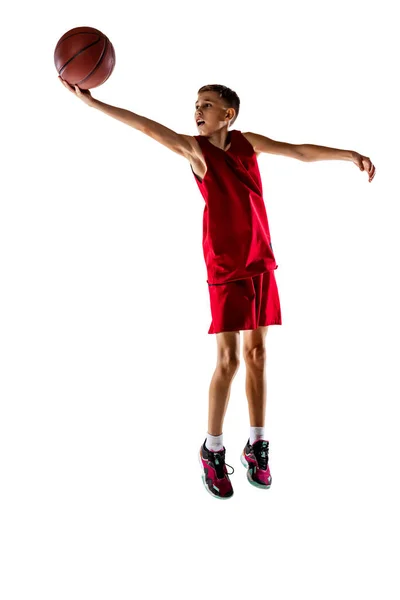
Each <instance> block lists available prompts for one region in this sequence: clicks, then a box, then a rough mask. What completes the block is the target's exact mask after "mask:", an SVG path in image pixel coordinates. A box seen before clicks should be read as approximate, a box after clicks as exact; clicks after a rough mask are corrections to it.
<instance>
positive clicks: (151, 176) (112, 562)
mask: <svg viewBox="0 0 400 600" xmlns="http://www.w3.org/2000/svg"><path fill="white" fill-rule="evenodd" d="M24 4H25V5H24ZM392 10H393V4H392V3H391V2H389V1H383V2H380V3H379V4H377V3H376V2H368V1H365V0H364V1H362V2H361V1H356V2H348V1H347V2H335V3H333V4H332V3H326V2H323V3H322V2H311V1H308V2H279V3H278V2H266V1H262V2H261V1H256V2H254V1H253V2H220V1H215V0H214V1H213V2H201V3H197V2H196V3H194V2H192V1H191V0H186V1H185V2H176V1H170V2H153V1H148V2H145V3H132V2H126V3H124V2H120V1H117V0H116V1H114V2H112V3H99V2H89V1H85V0H83V1H82V2H69V3H67V4H64V5H59V4H57V3H56V4H54V3H51V4H50V3H46V2H43V1H42V2H40V1H38V2H36V3H27V2H26V3H22V5H21V4H18V5H15V6H14V8H8V9H7V12H6V11H5V10H4V9H2V12H3V15H2V16H3V18H2V22H3V33H2V41H1V49H2V52H1V55H2V57H3V61H2V81H1V87H2V95H1V102H2V106H3V108H2V126H1V138H2V147H3V152H4V153H3V159H2V165H1V166H2V177H1V214H0V286H1V297H0V319H1V322H0V325H1V330H0V335H1V337H0V344H1V371H2V375H1V390H0V391H1V424H0V426H1V432H0V433H1V441H0V443H1V448H0V450H1V473H0V476H1V484H0V485H1V488H2V489H1V497H0V502H1V505H2V506H1V512H0V519H1V531H0V534H1V535H0V539H1V542H0V544H1V552H2V557H1V563H2V567H3V575H2V579H1V583H0V587H1V589H0V591H1V597H2V600H14V599H18V600H19V599H21V600H22V599H23V600H30V599H31V598H40V599H41V600H45V599H46V600H47V599H51V600H54V599H56V600H64V599H68V600H70V599H72V598H74V599H75V600H78V599H79V600H80V599H82V600H89V599H92V598H93V599H96V600H99V599H103V598H104V599H113V600H114V599H116V598H118V600H125V599H128V598H129V599H130V598H140V599H141V600H142V599H143V600H146V599H150V598H158V597H160V598H173V599H174V600H180V599H185V600H187V599H188V600H197V599H198V598H202V599H207V598H212V597H213V598H215V597H217V598H235V599H236V598H256V597H257V598H259V597H262V598H266V597H268V598H270V599H271V600H281V599H285V600H286V599H288V598H299V597H301V598H303V597H304V598H307V599H309V600H311V599H312V600H314V599H315V600H317V599H318V600H320V599H322V598H323V599H324V600H327V599H331V598H332V599H333V598H335V599H336V598H343V599H351V600H353V599H355V598H363V599H369V598H371V599H372V598H374V599H375V598H385V600H392V599H393V600H394V599H398V598H399V593H400V590H399V585H398V577H395V568H396V564H397V567H398V564H399V563H398V561H399V556H398V553H397V550H398V535H399V519H398V505H399V504H398V503H399V500H400V498H399V484H398V464H399V448H398V429H399V421H398V418H397V415H398V401H399V398H400V393H399V392H400V390H399V378H398V364H399V358H398V355H399V334H400V327H399V325H400V322H399V309H398V307H399V305H400V294H399V285H398V271H399V268H398V264H399V258H400V253H399V241H398V230H399V221H398V214H399V211H398V202H399V180H398V173H399V168H398V161H399V158H398V156H399V153H398V140H399V134H400V131H399V121H398V106H399V95H398V92H397V91H396V85H397V73H398V56H399V43H398V41H397V40H398V28H397V25H396V22H395V19H394V14H393V12H392ZM83 25H87V26H92V27H95V28H98V29H100V30H101V31H103V32H104V33H105V34H106V35H107V36H108V37H109V38H110V40H111V41H112V43H113V45H114V48H115V52H116V67H115V70H114V72H113V74H112V76H111V77H110V79H109V80H108V81H107V82H106V83H105V84H104V85H103V86H101V87H99V88H96V89H94V90H92V94H93V96H94V97H95V98H98V99H99V100H101V101H103V102H107V103H109V104H112V105H115V106H120V107H122V108H126V109H129V110H131V111H134V112H136V113H138V114H141V115H145V116H147V117H149V118H151V119H153V120H156V121H158V122H160V123H162V124H164V125H166V126H167V127H170V128H171V129H174V130H175V131H177V132H179V133H186V134H191V135H196V134H197V130H196V127H195V122H194V103H195V101H196V99H197V91H198V89H199V88H200V87H201V86H203V85H205V84H209V83H221V84H223V85H227V86H229V87H231V88H232V89H234V90H235V91H236V92H237V93H238V95H239V97H240V99H241V110H240V114H239V118H238V120H237V121H236V123H235V124H234V126H233V128H234V129H239V130H241V131H254V132H256V133H260V134H263V135H266V136H268V137H271V138H273V139H276V140H279V141H286V142H290V143H296V144H300V143H310V144H320V145H325V146H331V147H335V148H341V149H346V150H356V151H358V152H360V153H361V154H364V155H366V156H369V157H370V158H371V160H372V161H373V163H374V164H375V165H376V169H377V171H376V176H375V179H374V180H373V182H372V183H371V184H370V183H368V176H367V174H366V173H361V172H360V171H359V169H358V168H357V167H356V166H355V165H354V164H353V163H351V162H346V161H323V162H314V163H304V162H300V161H297V160H294V159H289V158H285V157H280V156H272V155H262V156H260V158H259V165H260V170H261V175H262V179H263V185H264V197H265V202H266V207H267V213H268V218H269V224H270V229H271V234H272V243H273V247H274V252H275V256H276V259H277V262H278V265H279V268H278V270H277V271H276V272H275V274H276V279H277V283H278V289H279V293H280V298H281V308H282V318H283V324H282V326H271V327H270V329H269V332H268V335H267V398H268V400H267V433H268V439H269V440H270V465H271V473H272V478H273V484H272V487H271V489H270V490H269V491H264V490H258V489H256V488H253V487H252V486H250V485H249V484H248V482H247V480H246V476H245V469H244V468H243V467H242V465H241V464H240V461H239V456H240V452H241V451H242V448H243V446H244V444H245V442H246V440H247V437H248V426H249V423H248V413H247V401H246V396H245V367H244V363H243V361H242V363H241V366H240V369H239V372H238V374H237V376H236V378H235V379H234V381H233V385H232V393H231V400H230V404H229V407H228V412H227V416H226V421H225V425H224V444H225V447H226V449H227V455H226V460H227V462H228V463H229V464H230V465H232V466H233V467H234V468H235V473H234V474H233V475H232V478H231V479H232V482H233V486H234V490H235V495H234V496H233V498H232V499H231V500H229V501H226V502H221V501H218V500H215V499H213V498H211V496H209V494H207V493H206V491H205V490H204V488H203V485H202V482H201V477H200V469H199V465H198V462H197V452H198V450H199V447H200V445H201V443H202V442H203V441H204V438H205V434H206V429H207V406H208V389H209V384H210V380H211V377H212V374H213V371H214V367H215V364H216V356H217V355H216V348H217V345H216V338H215V336H214V335H209V334H208V333H207V332H208V328H209V325H210V322H211V313H210V306H209V296H208V288H207V283H206V279H207V276H206V269H205V264H204V259H203V254H202V247H201V234H202V215H203V209H204V201H203V199H202V197H201V195H200V194H199V191H198V189H197V185H196V182H195V179H194V177H193V175H192V173H191V170H190V166H189V164H188V163H187V162H186V161H185V159H183V158H181V157H179V156H178V155H176V154H174V153H173V152H171V151H170V150H168V149H167V148H165V147H164V146H162V145H160V144H158V143H157V142H155V141H154V140H152V139H151V138H149V137H147V136H145V135H143V134H142V133H140V132H138V131H137V130H135V129H133V128H130V127H128V126H127V125H125V124H123V123H121V122H119V121H116V120H114V119H112V118H110V117H108V116H107V115H105V114H103V113H101V112H100V111H96V110H95V109H92V108H89V107H88V106H86V105H85V104H84V103H82V102H81V101H80V100H79V99H78V98H76V97H74V96H73V95H72V94H71V93H69V92H68V91H67V90H66V89H65V88H64V87H63V86H62V84H61V83H60V82H59V81H58V79H57V72H56V69H55V67H54V62H53V52H54V48H55V45H56V43H57V41H58V39H59V38H60V37H61V36H62V35H63V34H64V33H65V32H66V31H68V30H69V29H72V28H73V27H77V26H83ZM241 335H242V334H241Z"/></svg>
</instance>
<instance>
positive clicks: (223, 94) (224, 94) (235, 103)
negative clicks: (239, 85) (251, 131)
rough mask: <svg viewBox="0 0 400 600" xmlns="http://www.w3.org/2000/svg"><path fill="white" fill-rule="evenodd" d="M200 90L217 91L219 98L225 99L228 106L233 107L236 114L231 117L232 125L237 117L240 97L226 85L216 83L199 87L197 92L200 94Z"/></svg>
mask: <svg viewBox="0 0 400 600" xmlns="http://www.w3.org/2000/svg"><path fill="white" fill-rule="evenodd" d="M202 92H217V93H218V94H219V96H220V98H223V99H224V100H225V102H226V104H227V105H228V107H229V108H234V109H235V111H236V114H235V116H234V118H233V121H231V125H233V123H234V122H235V121H236V119H237V116H238V114H239V108H240V99H239V96H238V95H237V93H236V92H234V91H233V90H231V89H230V88H228V87H226V86H225V85H218V84H212V85H204V86H203V87H201V88H200V89H199V91H198V92H197V93H198V94H200V93H202Z"/></svg>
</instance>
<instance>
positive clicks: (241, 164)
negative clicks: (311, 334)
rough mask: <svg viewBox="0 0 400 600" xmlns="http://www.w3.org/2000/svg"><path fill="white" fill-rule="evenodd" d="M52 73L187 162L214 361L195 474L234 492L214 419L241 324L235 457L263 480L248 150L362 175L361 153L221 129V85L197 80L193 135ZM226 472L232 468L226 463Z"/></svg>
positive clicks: (277, 319) (264, 313)
mask: <svg viewBox="0 0 400 600" xmlns="http://www.w3.org/2000/svg"><path fill="white" fill-rule="evenodd" d="M59 79H60V80H61V81H62V83H63V84H64V85H65V86H66V87H67V88H68V89H69V90H70V91H71V92H73V93H75V94H76V95H77V96H78V97H79V98H80V99H81V100H82V101H83V102H85V103H86V104H88V105H89V106H92V107H94V108H97V109H99V110H101V111H102V112H104V113H106V114H108V115H110V116H111V117H114V118H115V119H118V120H120V121H122V122H123V123H126V124H127V125H130V126H131V127H134V128H135V129H138V130H139V131H142V132H143V133H145V134H146V135H148V136H150V137H152V138H153V139H155V140H156V141H158V142H160V143H161V144H163V145H165V146H167V147H168V148H170V149H171V150H173V151H174V152H176V153H177V154H180V155H181V156H184V157H185V158H186V159H187V160H188V161H189V163H190V166H191V169H192V171H193V175H194V177H195V179H196V183H197V185H198V187H199V190H200V192H201V194H202V195H203V197H204V200H205V203H206V206H205V209H204V217H203V253H204V259H205V262H206V266H207V274H208V280H207V283H208V286H209V293H210V304H211V313H212V323H211V326H210V329H209V332H208V333H215V334H216V339H217V346H218V361H217V366H216V369H215V372H214V374H213V377H212V380H211V385H210V391H209V415H208V433H207V437H206V440H205V441H204V443H203V445H202V447H201V448H200V453H199V461H200V465H201V468H202V477H203V483H204V485H205V487H206V489H207V491H209V492H210V493H211V494H212V495H213V496H214V497H215V498H221V499H226V498H230V497H232V495H233V489H232V484H231V481H230V479H229V475H228V472H227V469H226V464H225V448H224V446H223V434H222V428H223V421H224V416H225V412H226V409H227V405H228V400H229V396H230V388H231V383H232V380H233V378H234V376H235V374H236V372H237V370H238V367H239V343H240V331H241V330H243V357H244V360H245V363H246V395H247V399H248V407H249V416H250V437H249V439H248V441H247V444H246V446H245V448H244V450H243V452H242V455H241V461H242V463H243V464H244V466H246V468H247V478H248V480H249V482H250V483H251V484H252V485H255V486H256V487H259V488H263V489H268V488H269V487H270V485H271V473H270V469H269V464H268V462H269V461H268V452H269V442H268V441H267V440H266V439H265V429H264V424H265V410H266V382H265V377H264V372H265V338H266V334H267V330H268V326H269V325H281V324H282V320H281V312H280V303H279V294H278V289H277V285H276V280H275V274H274V271H275V269H277V267H278V265H277V264H276V262H275V257H274V254H273V250H272V244H271V236H270V232H269V226H268V219H267V214H266V210H265V205H264V201H263V196H262V183H261V177H260V172H259V169H258V163H257V156H258V155H259V154H260V153H261V152H267V153H271V154H280V155H284V156H289V157H292V158H297V159H298V160H302V161H315V160H331V159H338V160H340V159H341V160H351V161H352V162H354V163H355V164H356V165H357V166H358V167H359V169H360V170H361V171H364V170H365V171H367V173H368V177H369V181H370V182H371V181H372V179H373V178H374V176H375V167H374V165H373V164H372V163H371V161H370V159H369V158H368V157H366V156H362V155H360V154H358V153H357V152H354V151H350V150H338V149H335V148H326V147H324V146H315V145H311V144H301V145H293V144H287V143H283V142H277V141H274V140H271V139H269V138H267V137H264V136H262V135H258V134H255V133H242V132H241V131H238V130H231V131H228V129H229V127H230V126H231V125H232V124H233V123H234V122H235V120H236V118H237V116H238V114H239V106H240V100H239V98H238V96H237V94H236V93H235V92H234V91H232V90H231V89H229V88H227V87H225V86H222V85H209V86H204V87H202V88H200V90H199V92H198V99H197V102H196V105H195V120H196V125H197V129H198V135H196V136H189V135H182V134H178V133H175V132H174V131H172V130H171V129H168V128H166V127H164V126H163V125H160V124H159V123H156V122H155V121H152V120H150V119H147V118H146V117H142V116H140V115H137V114H135V113H132V112H130V111H127V110H124V109H121V108H117V107H114V106H110V105H108V104H105V103H103V102H100V101H99V100H96V99H94V98H93V97H92V96H91V94H90V92H89V91H86V90H85V91H83V90H80V89H79V87H78V86H74V87H72V86H70V85H69V84H68V83H66V82H65V81H63V80H62V79H61V77H59ZM232 472H233V471H232Z"/></svg>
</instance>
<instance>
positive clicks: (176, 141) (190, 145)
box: [59, 77, 198, 160]
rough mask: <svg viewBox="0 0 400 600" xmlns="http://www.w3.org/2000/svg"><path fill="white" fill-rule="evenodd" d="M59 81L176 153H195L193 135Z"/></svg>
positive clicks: (87, 102)
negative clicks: (175, 129) (185, 133)
mask: <svg viewBox="0 0 400 600" xmlns="http://www.w3.org/2000/svg"><path fill="white" fill-rule="evenodd" d="M59 79H61V77H59ZM61 81H62V83H63V84H64V85H65V87H67V88H68V89H69V90H70V91H71V92H73V93H74V94H76V96H78V98H80V99H81V100H82V101H83V102H84V103H85V104H87V105H88V106H91V107H93V108H97V109H98V110H100V111H101V112H104V113H105V114H106V115H109V116H110V117H113V118H114V119H118V120H119V121H122V123H126V124H127V125H130V127H134V128H135V129H138V130H139V131H141V132H142V133H145V134H146V135H148V136H150V137H152V138H153V139H154V140H156V141H157V142H160V144H163V145H164V146H166V147H167V148H169V149H170V150H173V151H174V152H176V153H177V154H180V155H181V156H184V157H185V158H187V159H188V160H191V159H192V158H193V157H195V156H196V155H197V153H198V150H197V149H196V145H195V142H196V140H195V139H194V138H193V136H190V135H183V134H179V133H176V132H175V131H173V130H172V129H168V127H164V125H161V124H160V123H157V122H156V121H152V120H151V119H148V118H147V117H142V116H141V115H137V114H135V113H133V112H131V111H130V110H125V109H124V108H118V107H117V106H111V105H110V104H106V103H105V102H100V100H96V99H95V98H93V97H92V96H91V94H90V92H89V90H80V89H79V87H78V86H76V87H75V88H73V87H72V86H71V85H69V84H68V83H67V82H66V81H64V80H63V79H61Z"/></svg>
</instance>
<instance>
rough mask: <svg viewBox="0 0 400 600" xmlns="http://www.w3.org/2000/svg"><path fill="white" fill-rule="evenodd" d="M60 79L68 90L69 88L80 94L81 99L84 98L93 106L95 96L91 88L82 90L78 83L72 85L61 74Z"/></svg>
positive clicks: (84, 100) (83, 99)
mask: <svg viewBox="0 0 400 600" xmlns="http://www.w3.org/2000/svg"><path fill="white" fill-rule="evenodd" d="M58 79H59V80H60V81H61V83H62V84H63V85H64V86H65V87H66V88H67V90H69V91H70V92H72V93H73V94H75V95H76V96H78V98H79V99H80V100H82V101H83V102H84V103H85V104H87V105H88V106H93V100H94V98H93V97H92V95H91V93H90V92H89V90H81V89H80V87H79V86H77V85H75V86H72V85H70V84H69V83H67V82H66V81H65V80H64V79H62V77H60V76H58Z"/></svg>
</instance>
